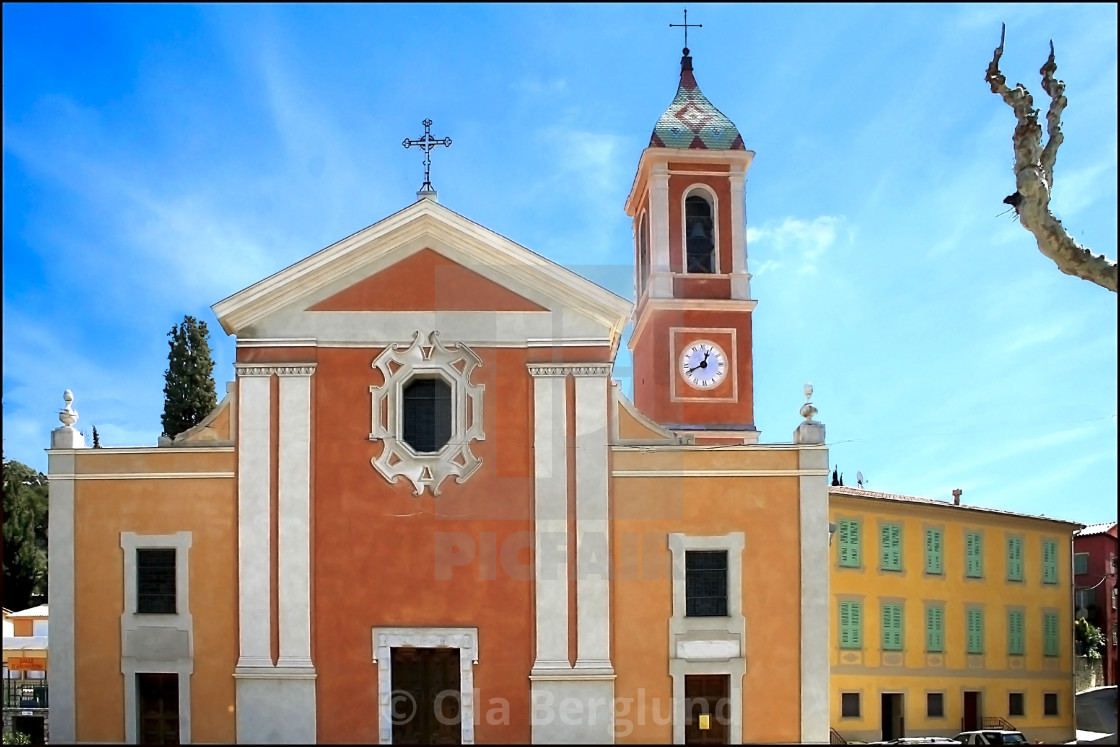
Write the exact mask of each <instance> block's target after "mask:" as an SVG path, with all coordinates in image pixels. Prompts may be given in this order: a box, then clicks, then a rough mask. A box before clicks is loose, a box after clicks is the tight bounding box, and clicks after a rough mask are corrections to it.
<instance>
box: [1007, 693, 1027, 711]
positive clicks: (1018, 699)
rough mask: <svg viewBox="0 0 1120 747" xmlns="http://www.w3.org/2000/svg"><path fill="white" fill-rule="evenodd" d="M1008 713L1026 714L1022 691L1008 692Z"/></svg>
mask: <svg viewBox="0 0 1120 747" xmlns="http://www.w3.org/2000/svg"><path fill="white" fill-rule="evenodd" d="M1007 715H1008V716H1026V715H1027V712H1026V710H1024V708H1023V694H1022V693H1008V694H1007Z"/></svg>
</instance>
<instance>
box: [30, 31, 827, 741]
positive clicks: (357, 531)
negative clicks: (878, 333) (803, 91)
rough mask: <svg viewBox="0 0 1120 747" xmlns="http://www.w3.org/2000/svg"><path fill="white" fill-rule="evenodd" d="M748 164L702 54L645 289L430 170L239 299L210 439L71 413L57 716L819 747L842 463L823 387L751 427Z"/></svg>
mask: <svg viewBox="0 0 1120 747" xmlns="http://www.w3.org/2000/svg"><path fill="white" fill-rule="evenodd" d="M753 155H754V154H753V152H751V151H749V150H747V149H746V147H745V144H744V141H743V138H742V136H741V135H740V133H739V131H738V130H737V128H736V127H735V125H734V124H733V123H732V122H731V121H730V120H729V119H728V118H727V117H726V116H724V115H723V114H722V113H721V112H720V111H719V110H718V109H716V107H715V106H713V105H712V104H711V102H709V101H708V99H707V98H706V97H705V96H704V95H703V93H701V92H700V89H699V87H698V86H697V84H696V80H695V77H694V74H693V70H692V61H691V57H689V56H688V54H687V50H685V56H684V57H683V58H682V63H681V79H680V85H679V88H678V91H677V95H676V97H675V98H674V100H673V103H672V104H671V105H670V107H669V109H668V110H667V111H666V112H665V113H664V115H662V117H661V118H660V119H659V120H658V121H657V123H656V125H655V127H654V131H653V135H652V137H651V141H650V145H649V147H648V148H647V149H646V150H645V151H644V152H643V154H642V156H641V159H640V161H639V163H638V165H637V169H636V175H635V178H634V182H633V185H632V189H631V192H630V194H629V197H628V198H627V200H626V203H625V210H626V212H627V214H628V215H629V216H630V217H631V218H632V220H633V226H634V252H635V298H636V302H635V303H634V304H632V303H631V302H629V301H627V300H625V299H623V298H621V297H619V296H617V295H615V294H613V293H611V292H609V291H606V290H604V289H603V288H601V287H599V286H597V285H595V284H593V283H592V282H590V281H588V280H586V279H585V278H582V277H580V276H578V275H576V274H574V273H572V272H570V271H568V270H566V269H564V268H562V267H560V266H559V265H557V264H555V263H553V262H551V261H549V260H548V259H546V258H544V257H542V256H540V255H538V254H535V253H533V252H532V251H530V250H528V249H526V248H524V247H522V246H520V245H518V244H516V243H514V242H513V241H510V240H509V239H507V238H505V237H503V236H501V235H499V234H498V233H495V232H494V231H492V230H490V229H488V228H486V227H483V226H480V225H478V224H476V223H474V222H472V221H471V220H469V219H468V218H466V217H464V216H461V215H459V214H457V213H455V212H454V211H452V210H450V209H448V208H446V207H444V206H443V205H441V204H440V203H439V202H438V201H437V200H436V196H435V194H434V193H432V192H424V191H422V192H421V193H420V194H419V199H418V200H417V201H416V202H415V203H414V204H412V205H410V206H409V207H406V208H404V209H403V210H401V211H399V212H397V213H395V214H393V215H391V216H389V217H387V218H385V219H383V220H381V221H379V222H377V223H375V224H374V225H372V226H370V227H368V228H366V229H364V230H362V231H360V232H358V233H356V234H354V235H352V236H350V237H348V238H346V239H343V240H342V241H339V242H338V243H336V244H333V245H332V246H329V247H327V248H326V249H323V250H322V251H319V252H318V253H316V254H313V255H311V256H309V257H307V258H306V259H304V260H302V261H300V262H298V263H296V264H295V265H292V266H291V267H288V268H287V269H285V270H282V271H281V272H279V273H277V274H275V275H273V276H271V277H269V278H267V279H264V280H262V281H260V282H258V283H256V284H255V285H253V286H251V287H249V288H247V289H245V290H243V291H241V292H239V293H237V294H235V295H233V296H231V297H229V298H226V299H224V300H222V301H220V302H218V303H217V304H215V305H214V307H213V309H214V312H215V315H216V316H217V318H218V320H219V322H220V323H221V325H222V327H223V329H224V330H225V331H226V332H227V333H228V334H230V335H232V336H234V337H235V338H236V363H235V371H236V378H235V380H234V381H233V382H231V383H230V384H229V385H228V387H227V394H226V397H225V399H224V400H223V401H222V402H221V403H220V404H219V405H218V407H217V408H216V410H215V411H214V412H213V413H212V414H211V415H210V416H209V417H208V418H207V419H206V420H205V421H203V422H202V423H200V424H198V425H197V426H196V427H194V428H192V429H191V430H190V431H187V432H185V433H183V434H178V435H177V436H176V437H175V438H174V439H165V440H163V441H161V444H160V445H159V446H156V447H136V448H103V449H96V450H94V449H88V448H86V447H85V444H84V441H83V439H82V436H81V434H80V433H78V432H77V430H76V429H75V428H74V422H75V421H76V418H77V414H76V412H74V410H73V407H72V405H71V402H70V400H67V402H66V407H65V409H64V410H63V412H62V413H61V415H60V418H61V419H62V421H63V425H62V426H61V427H60V428H58V429H56V430H55V431H54V432H53V433H52V441H51V449H50V450H49V477H50V486H51V488H50V489H51V498H50V500H51V505H50V510H51V525H50V543H51V553H50V584H51V613H52V621H51V633H52V640H51V650H50V656H51V663H50V667H51V673H52V674H51V678H52V692H51V709H52V714H51V722H52V723H51V731H52V738H54V739H57V740H60V741H80V742H97V741H113V742H130V743H131V742H151V741H156V742H163V741H180V742H235V741H236V742H246V743H271V742H283V743H292V742H300V743H311V742H349V743H353V742H366V743H373V742H376V743H382V744H389V743H394V742H408V743H418V742H426V743H473V742H535V743H568V742H619V743H625V742H634V743H639V742H641V743H644V742H662V743H670V742H673V743H679V742H696V743H738V742H744V741H746V742H825V741H827V740H828V736H829V714H830V708H829V689H830V688H829V629H830V626H829V607H830V602H829V599H830V597H829V536H830V535H829V508H828V452H827V448H826V446H825V445H824V426H823V425H822V424H821V423H819V422H817V421H816V420H814V417H815V413H816V409H815V408H814V407H813V406H812V404H811V403H809V402H808V399H809V395H810V394H811V389H810V388H808V387H806V402H805V403H803V404H802V405H801V411H800V412H801V417H802V418H803V422H801V423H800V425H796V430H794V432H793V437H792V439H791V440H790V441H788V442H784V443H764V442H760V438H759V431H758V429H757V427H756V425H755V422H754V386H753V366H752V343H751V333H752V326H751V324H752V312H753V310H754V307H755V303H756V302H755V300H754V299H752V298H751V293H750V282H749V281H750V274H749V272H748V270H747V247H746V219H745V203H744V201H745V184H746V172H747V170H748V168H749V167H750V164H751V159H752V157H753ZM629 321H633V324H634V331H633V334H632V336H631V338H630V340H629V343H628V344H629V347H630V349H631V350H632V352H633V358H634V397H633V401H631V400H630V399H629V398H628V397H627V396H626V395H625V394H624V393H623V392H622V391H621V388H620V386H619V384H618V383H617V382H616V381H614V380H612V378H611V371H612V365H613V362H614V360H615V357H616V355H617V353H618V350H619V346H620V345H621V344H622V343H623V339H622V330H623V328H624V326H625V325H626V324H627V323H628V322H629ZM798 388H799V385H798V383H797V382H792V381H791V382H790V391H791V393H793V394H796V392H797V391H798ZM68 396H71V395H69V393H68ZM71 399H72V397H71ZM798 406H799V403H798V402H796V401H795V397H793V396H791V404H790V413H791V419H790V426H791V428H792V427H794V425H795V422H796V420H797V418H796V417H794V411H795V409H796V407H798Z"/></svg>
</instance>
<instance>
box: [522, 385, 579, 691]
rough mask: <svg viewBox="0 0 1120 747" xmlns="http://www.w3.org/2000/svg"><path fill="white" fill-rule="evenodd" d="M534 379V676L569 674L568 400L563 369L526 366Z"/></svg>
mask: <svg viewBox="0 0 1120 747" xmlns="http://www.w3.org/2000/svg"><path fill="white" fill-rule="evenodd" d="M529 373H530V374H531V375H532V376H533V493H534V500H533V530H534V531H533V537H534V548H533V553H534V554H533V567H534V573H535V585H534V591H535V594H536V605H535V615H536V618H535V630H536V645H537V650H536V660H535V661H534V663H533V672H534V673H538V672H539V671H540V670H557V669H563V670H569V671H570V670H571V662H569V660H568V571H567V569H568V461H567V457H568V455H567V429H568V402H567V391H566V374H567V369H566V368H565V367H564V366H563V365H555V366H552V365H549V366H543V365H542V366H536V365H530V366H529Z"/></svg>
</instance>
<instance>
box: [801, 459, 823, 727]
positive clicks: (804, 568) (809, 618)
mask: <svg viewBox="0 0 1120 747" xmlns="http://www.w3.org/2000/svg"><path fill="white" fill-rule="evenodd" d="M798 460H799V462H798V463H799V466H800V467H802V468H803V469H802V470H801V474H800V475H799V478H798V482H799V483H800V485H799V488H800V490H799V494H800V507H799V511H800V521H801V526H800V535H799V538H800V541H801V741H802V742H820V743H824V742H827V741H828V738H829V726H830V722H829V718H830V713H829V700H828V699H829V693H830V688H829V674H830V672H829V655H830V649H829V631H830V628H829V603H830V601H829V600H830V595H829V594H830V593H829V574H830V573H831V568H830V555H829V547H828V546H829V540H830V535H829V529H828V527H829V521H828V451H827V450H825V449H820V448H815V449H803V450H801V451H799V452H798Z"/></svg>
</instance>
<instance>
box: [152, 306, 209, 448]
mask: <svg viewBox="0 0 1120 747" xmlns="http://www.w3.org/2000/svg"><path fill="white" fill-rule="evenodd" d="M167 336H168V337H169V338H170V342H169V343H168V344H169V345H170V346H171V351H170V352H169V353H168V355H167V370H166V371H164V374H163V375H164V380H165V382H166V383H165V384H164V387H163V394H164V401H163V435H165V436H170V437H175V436H177V435H178V434H180V433H182V432H183V431H185V430H187V429H188V428H192V427H193V426H196V425H198V424H199V422H201V421H202V419H203V418H205V417H206V416H207V415H209V414H210V413H211V411H213V409H214V408H215V407H216V406H217V405H218V397H217V395H216V394H215V391H214V376H213V373H214V359H213V358H212V357H211V356H210V331H209V330H207V329H206V322H200V321H198V320H196V319H195V318H194V317H193V316H187V317H184V318H183V322H182V323H181V324H179V325H178V326H175V327H172V328H171V331H170V332H168V333H167Z"/></svg>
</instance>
